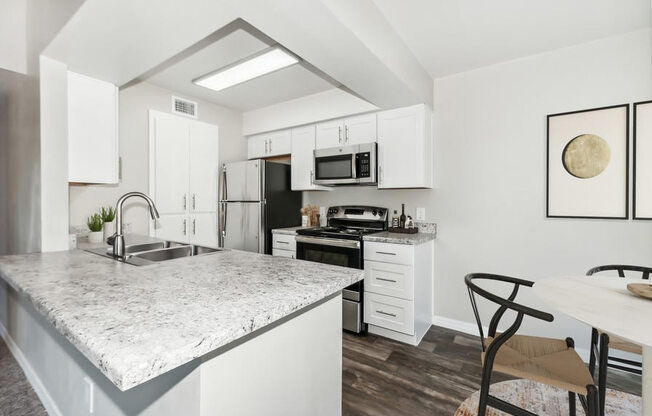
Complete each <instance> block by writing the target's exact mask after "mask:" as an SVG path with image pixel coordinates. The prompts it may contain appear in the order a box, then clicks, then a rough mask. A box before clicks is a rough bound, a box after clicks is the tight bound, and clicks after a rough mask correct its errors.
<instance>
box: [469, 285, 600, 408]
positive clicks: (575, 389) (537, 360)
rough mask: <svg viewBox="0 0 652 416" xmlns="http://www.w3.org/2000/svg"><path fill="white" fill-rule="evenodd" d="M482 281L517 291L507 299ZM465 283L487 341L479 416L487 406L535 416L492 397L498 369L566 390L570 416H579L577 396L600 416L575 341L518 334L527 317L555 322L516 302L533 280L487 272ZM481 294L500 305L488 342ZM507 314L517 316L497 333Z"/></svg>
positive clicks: (490, 327)
mask: <svg viewBox="0 0 652 416" xmlns="http://www.w3.org/2000/svg"><path fill="white" fill-rule="evenodd" d="M478 280H487V281H492V282H502V283H505V284H507V285H513V286H514V287H513V289H512V291H511V294H510V295H509V297H507V298H504V297H501V296H498V295H496V294H494V293H491V292H489V291H487V290H485V289H482V288H481V287H479V286H478V285H477V284H476V282H477V281H478ZM464 281H465V282H466V286H467V287H468V291H469V297H470V299H471V306H472V307H473V314H474V315H475V320H476V322H477V324H478V330H479V331H480V338H481V341H482V361H483V366H482V384H481V389H480V400H479V402H480V403H479V406H478V416H484V415H485V414H486V410H487V406H491V407H494V408H496V409H498V410H502V411H503V412H506V413H509V414H511V415H515V416H536V415H535V414H534V413H532V412H529V411H527V410H525V409H523V408H520V407H517V406H515V405H513V404H511V403H508V402H506V401H504V400H501V399H499V398H497V397H494V396H492V395H490V394H489V386H490V385H491V373H492V371H493V370H496V371H498V372H501V373H505V374H509V375H512V376H515V377H520V378H526V379H529V380H533V381H536V382H539V383H544V384H548V385H551V386H553V387H557V388H560V389H563V390H567V391H568V404H569V409H570V412H569V414H570V415H571V416H575V395H576V394H577V395H578V396H579V399H580V403H581V404H582V407H583V408H584V411H585V413H586V414H587V415H589V416H598V412H599V410H598V409H599V408H598V406H599V401H598V389H597V387H596V386H595V385H594V384H593V378H592V377H591V374H590V373H589V370H588V369H587V368H586V366H585V365H584V362H582V359H581V358H580V356H579V355H578V354H577V353H576V352H575V349H574V346H575V343H574V341H573V339H572V338H566V339H565V340H560V339H552V338H541V337H533V336H526V335H516V332H517V331H518V329H519V327H520V326H521V323H522V322H523V318H524V317H525V316H526V315H527V316H531V317H533V318H537V319H541V320H543V321H546V322H552V321H553V319H554V317H553V316H552V315H551V314H549V313H547V312H542V311H539V310H536V309H533V308H530V307H527V306H524V305H521V304H519V303H516V302H514V299H515V298H516V295H517V293H518V290H519V288H520V287H521V286H526V287H532V286H533V285H534V282H530V281H528V280H523V279H517V278H514V277H508V276H500V275H494V274H486V273H475V274H469V275H467V276H466V277H465V278H464ZM476 294H477V295H478V296H481V297H483V298H485V299H487V300H489V301H491V302H493V303H496V304H497V305H499V307H498V310H497V311H496V313H495V314H494V315H493V317H492V318H491V321H490V322H489V329H488V333H487V337H486V338H485V336H484V330H483V327H482V322H481V320H480V314H479V312H478V307H477V303H476V299H475V295H476ZM508 310H509V311H513V312H515V313H516V318H515V319H514V322H513V323H512V324H511V326H509V328H507V330H505V332H503V333H497V332H496V331H497V329H498V324H499V322H500V320H501V318H502V317H503V315H504V314H505V312H506V311H508Z"/></svg>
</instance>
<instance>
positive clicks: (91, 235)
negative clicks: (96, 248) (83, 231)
mask: <svg viewBox="0 0 652 416" xmlns="http://www.w3.org/2000/svg"><path fill="white" fill-rule="evenodd" d="M103 237H104V233H103V232H102V231H89V232H88V242H89V243H101V242H102V238H103Z"/></svg>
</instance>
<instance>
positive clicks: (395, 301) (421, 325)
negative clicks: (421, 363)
mask: <svg viewBox="0 0 652 416" xmlns="http://www.w3.org/2000/svg"><path fill="white" fill-rule="evenodd" d="M364 259H365V261H364V273H365V278H364V321H365V323H367V324H369V332H371V333H374V334H377V335H382V336H385V337H388V338H392V339H394V340H397V341H401V342H406V343H409V344H412V345H418V344H419V342H420V341H421V338H423V336H424V335H425V333H426V332H427V331H428V328H430V325H431V322H432V314H433V307H432V305H433V297H434V296H433V295H434V294H433V272H434V242H433V241H427V242H424V243H422V244H418V245H407V244H392V243H380V242H374V241H365V243H364Z"/></svg>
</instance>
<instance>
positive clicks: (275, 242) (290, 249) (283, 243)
mask: <svg viewBox="0 0 652 416" xmlns="http://www.w3.org/2000/svg"><path fill="white" fill-rule="evenodd" d="M294 237H295V235H293V234H281V233H275V232H272V256H276V257H287V258H290V259H295V258H296V257H297V242H296V239H295V238H294Z"/></svg>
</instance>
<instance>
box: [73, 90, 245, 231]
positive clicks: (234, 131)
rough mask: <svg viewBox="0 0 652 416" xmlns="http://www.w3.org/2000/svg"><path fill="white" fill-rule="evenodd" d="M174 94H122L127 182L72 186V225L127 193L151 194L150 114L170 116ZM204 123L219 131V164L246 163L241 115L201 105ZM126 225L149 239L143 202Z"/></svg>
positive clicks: (128, 210)
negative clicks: (156, 113)
mask: <svg viewBox="0 0 652 416" xmlns="http://www.w3.org/2000/svg"><path fill="white" fill-rule="evenodd" d="M172 95H178V94H175V93H174V92H172V91H169V90H166V89H164V88H161V87H158V86H156V85H153V84H149V83H141V84H136V85H134V86H131V87H129V88H126V89H124V90H121V91H120V96H119V107H120V120H119V125H120V145H119V146H120V156H121V158H122V180H121V182H120V184H119V185H88V186H70V224H71V225H72V226H84V225H85V224H86V218H87V217H88V216H90V215H91V214H92V213H94V212H97V211H98V210H99V208H100V207H101V206H115V204H116V202H117V200H118V198H119V197H120V196H121V195H123V194H124V193H126V192H131V191H140V192H145V193H148V191H149V179H148V178H149V132H148V120H149V118H148V117H149V116H148V111H149V110H150V109H152V110H158V111H163V112H167V113H171V108H172ZM187 98H190V99H192V100H193V101H197V103H198V114H199V120H200V121H204V122H206V123H211V124H215V125H217V126H219V129H220V130H219V131H220V132H219V134H220V138H219V140H220V148H219V157H220V162H230V161H236V160H245V159H246V158H247V143H246V141H245V139H244V137H243V136H242V113H240V112H238V111H234V110H230V109H228V108H225V107H221V106H218V105H215V104H212V103H208V102H205V101H198V100H195V99H194V98H192V97H187ZM124 221H125V222H126V223H131V224H132V232H134V233H138V234H145V235H147V234H148V233H149V228H148V227H149V222H148V221H149V212H148V210H147V209H146V205H145V203H144V202H142V201H139V200H132V201H128V202H126V203H125V216H124Z"/></svg>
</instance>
